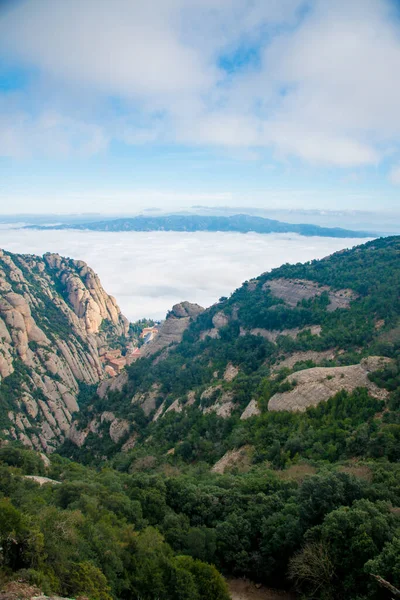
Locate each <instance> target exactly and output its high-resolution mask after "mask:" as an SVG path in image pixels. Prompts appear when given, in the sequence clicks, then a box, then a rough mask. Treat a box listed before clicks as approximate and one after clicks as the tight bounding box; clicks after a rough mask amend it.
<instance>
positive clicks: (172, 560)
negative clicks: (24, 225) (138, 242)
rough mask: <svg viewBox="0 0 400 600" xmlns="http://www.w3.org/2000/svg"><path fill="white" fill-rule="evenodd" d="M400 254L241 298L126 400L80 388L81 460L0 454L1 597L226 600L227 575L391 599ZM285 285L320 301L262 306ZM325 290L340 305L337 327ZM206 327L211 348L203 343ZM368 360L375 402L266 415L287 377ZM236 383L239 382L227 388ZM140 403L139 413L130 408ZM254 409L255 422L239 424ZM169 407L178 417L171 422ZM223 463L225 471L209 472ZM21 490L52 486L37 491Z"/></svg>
mask: <svg viewBox="0 0 400 600" xmlns="http://www.w3.org/2000/svg"><path fill="white" fill-rule="evenodd" d="M399 253H400V239H399V238H386V239H382V240H375V241H373V242H370V243H368V244H366V245H364V246H360V247H358V248H355V249H353V250H349V251H344V252H340V253H337V254H335V255H333V256H331V257H328V258H326V259H323V260H321V261H312V262H310V263H307V264H305V265H300V264H298V265H284V266H283V267H281V268H280V269H276V270H274V271H272V272H271V273H268V274H264V275H262V276H260V277H259V278H258V279H256V280H253V281H250V282H246V283H245V284H244V285H243V286H242V287H241V288H239V289H238V290H236V291H235V292H234V293H233V294H232V295H231V297H230V298H221V299H220V301H219V302H218V303H217V304H216V305H215V306H213V307H211V308H210V309H208V310H206V311H205V312H204V313H202V314H201V315H200V316H199V317H198V318H197V319H196V320H195V321H194V322H192V324H191V325H190V327H189V328H188V329H187V330H186V332H185V333H184V336H183V339H182V342H181V343H179V344H178V345H176V346H175V347H173V348H171V349H169V350H168V351H167V352H163V351H161V352H160V353H158V354H156V355H155V356H152V357H150V358H147V359H140V360H138V361H137V362H136V363H134V364H132V365H131V366H130V367H129V368H128V369H127V377H126V381H125V383H124V386H123V387H121V389H115V390H114V391H109V393H108V394H106V395H103V396H102V397H100V396H98V395H97V391H96V388H95V387H93V386H88V385H86V386H83V385H82V386H81V392H80V396H79V404H80V409H81V410H80V413H79V418H78V419H77V420H76V426H77V427H78V428H80V430H82V431H85V430H86V429H87V430H88V431H89V426H92V425H93V423H98V426H97V425H96V427H97V428H94V427H93V426H92V429H90V431H89V433H88V435H87V437H86V438H85V443H84V444H82V445H81V446H78V445H76V444H74V443H73V442H72V441H71V440H67V441H66V442H65V443H64V444H63V446H61V447H60V448H59V449H58V453H57V454H52V455H51V456H50V464H45V462H44V461H43V457H40V455H38V454H35V453H34V452H32V451H29V450H26V449H23V448H22V447H18V446H17V445H15V444H14V445H13V444H7V445H3V446H2V447H0V470H1V474H0V538H1V539H0V546H1V555H0V556H1V577H2V580H3V583H4V582H6V581H8V580H10V579H18V580H19V581H27V582H29V583H30V584H33V585H37V586H38V588H40V589H42V590H43V591H44V592H45V593H57V594H62V595H65V596H69V597H76V596H79V595H85V596H87V597H89V598H92V599H93V600H97V599H100V600H106V599H107V600H108V599H110V598H116V599H117V598H121V599H124V598H126V599H128V598H133V599H135V600H139V599H141V600H157V599H160V598H166V599H169V598H170V599H171V600H172V599H175V598H177V599H181V600H186V599H187V600H189V599H195V600H197V599H198V600H200V599H202V598H204V600H205V599H206V598H207V599H211V600H213V599H215V600H225V599H228V598H229V593H228V591H227V587H226V584H225V582H224V579H223V576H226V577H229V576H234V577H248V578H250V579H251V580H253V581H255V582H260V583H263V584H265V585H268V586H270V587H277V588H281V589H286V590H289V589H291V590H294V591H295V592H296V593H297V594H298V597H299V598H304V599H311V598H315V599H320V600H341V599H342V600H344V599H346V600H347V599H349V598H351V599H352V600H374V599H376V600H378V599H381V598H388V599H389V598H392V597H393V588H400V570H399V564H400V483H399V482H400V477H399V476H400V470H399V469H400V467H399V458H400V327H399V316H400V300H399V298H400V295H399V292H400V260H399ZM282 280H301V281H309V282H312V283H313V284H314V285H315V286H317V287H318V289H319V293H318V294H314V295H313V296H312V297H310V298H306V299H303V300H300V301H299V302H297V303H296V304H294V303H292V305H290V304H289V303H288V301H286V300H285V299H282V298H280V297H278V296H276V295H274V293H272V290H273V289H274V288H273V286H272V285H271V282H274V281H278V282H279V281H282ZM337 290H351V292H352V294H351V295H350V296H349V297H350V301H349V304H348V306H346V307H345V308H338V309H337V310H332V302H333V299H334V298H335V297H334V295H333V293H334V292H335V291H337ZM340 297H342V296H340ZM216 317H218V322H219V323H222V326H220V327H219V329H218V335H215V336H214V337H213V336H210V335H205V334H207V332H210V331H214V330H215V329H216V326H215V323H216V322H217V320H216ZM257 328H258V329H261V328H264V329H265V330H267V331H269V332H273V333H274V337H273V338H271V337H269V338H268V337H265V336H263V335H259V334H258V335H257V334H256V333H255V332H254V329H257ZM313 328H314V329H313ZM315 328H317V329H315ZM293 331H295V334H293ZM315 331H317V333H315ZM313 332H314V333H313ZM213 335H214V334H213ZM310 352H311V353H313V354H312V356H314V359H311V358H307V356H311V355H309V354H307V353H310ZM377 355H378V356H381V357H384V359H385V361H384V363H382V366H381V367H380V368H379V369H378V370H375V371H373V372H370V373H369V374H368V378H369V379H368V381H369V382H370V383H371V384H374V385H375V386H376V387H377V389H378V390H381V391H382V395H381V396H379V394H378V395H376V394H375V395H373V394H371V393H370V391H369V389H368V388H367V387H365V386H360V387H355V388H354V389H351V390H350V389H341V390H340V391H338V392H336V393H333V394H332V396H331V397H330V398H329V399H328V400H327V401H324V402H320V403H318V404H317V405H316V406H310V407H308V408H307V409H306V410H304V411H302V412H292V411H289V410H281V411H271V410H268V403H269V401H270V399H271V398H272V397H273V396H274V395H275V394H277V393H280V394H283V393H285V392H288V391H291V390H292V389H295V388H296V380H295V378H296V377H297V376H298V375H297V374H298V373H300V372H303V371H304V370H308V369H312V368H313V367H315V365H316V364H318V365H319V366H320V367H321V366H322V367H342V366H347V365H354V364H361V362H362V361H363V360H365V359H366V358H367V357H371V356H377ZM296 357H297V358H298V359H296ZM318 357H319V358H318ZM288 359H293V360H292V361H291V362H289V363H288V362H287V360H288ZM285 361H286V363H285ZM316 361H317V362H316ZM232 367H234V368H235V376H232V378H226V377H224V373H226V372H227V369H228V370H229V368H231V369H232ZM288 376H290V377H292V379H290V378H289V379H288ZM293 378H294V379H293ZM7 379H8V378H7ZM7 379H6V380H5V382H7ZM5 382H4V383H5ZM2 388H3V382H2ZM4 389H5V390H6V391H7V387H4ZM210 390H211V391H210ZM10 393H11V391H10ZM150 393H153V396H154V398H153V399H154V403H155V406H154V407H153V408H151V410H147V411H146V410H144V404H143V403H141V402H142V400H140V399H141V398H148V397H149V394H150ZM224 394H225V395H226V397H229V399H230V403H231V405H232V411H231V412H229V413H227V414H225V415H224V416H221V415H220V414H217V412H216V411H215V410H213V407H214V406H216V405H218V401H220V399H221V397H223V395H224ZM188 395H189V396H190V397H191V399H192V401H191V402H188V401H187V398H188ZM135 398H138V399H139V400H135ZM250 400H254V402H255V405H256V406H257V407H258V412H257V413H256V414H253V416H250V417H249V418H246V419H242V418H241V415H242V414H243V411H244V409H245V408H246V406H248V404H249V401H250ZM177 401H178V402H180V403H181V408H180V410H179V411H176V410H168V408H170V407H172V406H173V404H174V403H176V402H177ZM161 408H163V410H164V412H163V413H162V414H161V413H160V414H161V416H160V417H159V418H158V419H155V418H154V417H155V414H156V412H157V411H159V410H160V409H161ZM111 412H112V414H113V415H114V416H115V417H116V418H117V419H120V420H121V421H122V420H124V421H125V422H128V423H129V426H130V429H129V431H126V435H125V437H124V436H123V437H121V439H118V440H117V441H115V440H112V439H111V438H110V436H109V435H108V430H109V427H110V424H109V422H108V421H107V419H103V420H101V415H104V414H110V413H111ZM129 436H134V443H133V444H132V445H131V446H130V447H129V448H128V449H124V450H123V446H124V443H125V442H126V439H127V438H129ZM129 439H130V438H129ZM227 456H236V458H237V460H235V461H234V462H232V463H227V467H226V468H222V469H216V466H217V465H218V464H219V463H220V461H221V459H222V460H224V459H225V458H226V457H227ZM46 463H47V461H46ZM32 475H33V476H45V477H47V478H50V479H51V480H52V481H50V482H48V483H46V484H44V485H42V486H40V485H39V483H38V482H36V481H34V480H32V478H31V476H32ZM391 586H392V587H391ZM390 590H392V591H390Z"/></svg>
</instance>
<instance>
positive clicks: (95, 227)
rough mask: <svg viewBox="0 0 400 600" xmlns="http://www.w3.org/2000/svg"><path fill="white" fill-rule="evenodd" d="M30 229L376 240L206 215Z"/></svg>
mask: <svg viewBox="0 0 400 600" xmlns="http://www.w3.org/2000/svg"><path fill="white" fill-rule="evenodd" d="M27 228H28V229H85V230H91V231H231V232H238V233H248V232H254V233H298V234H300V235H307V236H314V235H318V236H323V237H339V238H343V237H354V238H366V237H374V236H373V234H371V233H368V232H365V231H351V230H349V229H341V228H340V227H320V226H319V225H309V224H293V223H284V222H282V221H276V220H274V219H265V218H263V217H254V216H251V215H233V216H228V217H223V216H222V217H219V216H218V217H217V216H204V215H167V216H160V217H144V216H138V217H132V218H122V219H109V220H107V221H94V222H84V223H73V224H70V223H68V224H61V225H48V226H44V225H29V226H28V227H27Z"/></svg>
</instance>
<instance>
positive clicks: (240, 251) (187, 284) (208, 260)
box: [1, 229, 363, 321]
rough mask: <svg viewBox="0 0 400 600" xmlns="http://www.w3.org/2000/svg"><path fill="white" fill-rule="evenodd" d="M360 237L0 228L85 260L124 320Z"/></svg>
mask: <svg viewBox="0 0 400 600" xmlns="http://www.w3.org/2000/svg"><path fill="white" fill-rule="evenodd" d="M362 242H363V240H353V239H336V238H317V237H313V238H306V237H301V236H297V235H289V234H272V235H257V234H246V235H242V234H235V233H187V234H182V233H175V232H153V233H131V232H124V233H101V232H83V231H82V232H80V231H33V230H11V229H3V230H2V231H1V247H2V248H4V249H5V250H8V251H11V252H22V253H32V254H43V253H45V252H48V251H51V252H58V253H59V254H61V255H63V256H69V257H72V258H76V259H80V260H84V261H86V262H87V263H88V264H89V265H90V266H91V267H92V268H93V269H94V270H95V271H96V272H97V273H98V274H99V276H100V279H101V282H102V284H103V286H104V288H105V289H106V291H107V292H108V293H110V294H112V295H113V296H115V297H116V299H117V301H118V303H119V305H120V307H121V309H122V311H123V313H124V314H125V315H126V316H127V317H128V318H129V319H130V320H132V321H134V320H137V319H140V318H141V317H145V316H146V317H154V318H157V319H161V318H164V317H165V314H166V312H167V310H169V309H170V308H171V307H172V305H173V304H175V303H177V302H180V301H182V300H189V301H190V302H197V303H198V304H200V305H201V306H204V307H208V306H210V305H211V304H213V303H214V302H216V301H217V300H218V299H219V298H220V297H221V296H225V295H229V294H230V293H231V292H233V291H234V290H235V289H236V288H237V287H239V286H240V285H241V283H242V282H243V281H246V280H247V279H251V278H252V277H256V276H258V275H260V274H261V273H263V272H264V271H268V270H270V269H271V268H273V267H278V266H280V265H281V264H283V263H285V262H303V261H307V260H311V259H313V258H322V257H323V256H326V255H328V254H330V253H332V252H335V251H336V250H340V249H343V248H346V247H352V246H354V245H356V244H360V243H362Z"/></svg>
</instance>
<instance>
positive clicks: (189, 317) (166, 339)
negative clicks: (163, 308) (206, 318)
mask: <svg viewBox="0 0 400 600" xmlns="http://www.w3.org/2000/svg"><path fill="white" fill-rule="evenodd" d="M203 311H204V308H202V307H201V306H199V305H198V304H192V303H191V302H181V303H180V304H175V306H173V307H172V310H171V311H170V312H169V313H168V315H167V318H166V319H165V321H164V323H163V324H162V325H161V328H160V332H159V334H158V336H157V337H156V338H155V339H154V340H153V341H152V342H149V343H148V344H147V345H146V346H144V347H143V349H142V356H144V357H146V356H151V355H152V354H155V353H156V352H158V351H159V350H163V349H164V348H167V347H168V346H170V345H171V344H178V343H179V342H180V341H181V340H182V336H183V333H184V331H185V330H186V329H187V328H188V327H189V325H190V323H191V321H193V320H195V319H196V318H197V317H198V316H199V315H200V314H201V313H202V312H203Z"/></svg>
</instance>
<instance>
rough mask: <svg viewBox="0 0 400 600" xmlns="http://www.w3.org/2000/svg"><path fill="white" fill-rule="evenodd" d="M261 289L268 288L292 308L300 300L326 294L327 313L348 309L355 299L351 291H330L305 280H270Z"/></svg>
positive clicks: (323, 286) (325, 286) (327, 287)
mask: <svg viewBox="0 0 400 600" xmlns="http://www.w3.org/2000/svg"><path fill="white" fill-rule="evenodd" d="M263 288H264V289H267V288H269V289H270V291H271V293H272V294H273V295H274V296H276V297H277V298H281V299H282V300H284V302H285V303H286V304H288V305H289V306H292V307H294V306H297V304H298V303H299V302H301V301H302V300H309V299H310V298H315V297H316V296H320V295H321V294H322V293H323V292H327V293H328V296H329V300H330V303H329V304H328V306H327V310H328V311H333V310H336V309H338V308H348V307H349V305H350V302H351V301H352V300H354V299H355V298H356V297H357V296H356V294H355V293H354V292H353V291H352V290H332V289H331V288H330V287H329V286H327V285H319V284H318V283H316V282H315V281H309V280H306V279H272V280H271V281H267V282H266V283H265V284H264V286H263Z"/></svg>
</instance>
